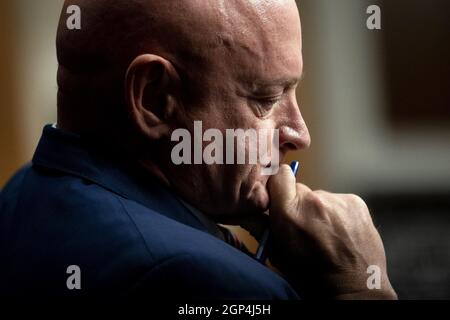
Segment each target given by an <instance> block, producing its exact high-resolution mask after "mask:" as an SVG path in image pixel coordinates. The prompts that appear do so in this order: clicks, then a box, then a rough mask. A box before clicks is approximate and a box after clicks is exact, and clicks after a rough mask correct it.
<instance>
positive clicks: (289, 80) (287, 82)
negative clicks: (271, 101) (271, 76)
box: [267, 72, 305, 87]
mask: <svg viewBox="0 0 450 320" xmlns="http://www.w3.org/2000/svg"><path fill="white" fill-rule="evenodd" d="M304 78H305V72H302V74H301V75H300V76H299V77H283V78H279V79H276V80H275V81H271V83H267V84H269V85H279V86H283V87H290V86H293V85H296V84H298V83H300V82H301V81H302V80H303V79H304Z"/></svg>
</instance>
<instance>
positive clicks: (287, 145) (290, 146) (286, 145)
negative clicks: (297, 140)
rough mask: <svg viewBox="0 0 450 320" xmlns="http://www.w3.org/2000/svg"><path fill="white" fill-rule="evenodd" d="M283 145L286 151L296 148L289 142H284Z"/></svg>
mask: <svg viewBox="0 0 450 320" xmlns="http://www.w3.org/2000/svg"><path fill="white" fill-rule="evenodd" d="M284 147H285V148H286V149H287V151H293V150H296V149H297V147H296V146H295V144H293V143H290V142H288V143H285V145H284Z"/></svg>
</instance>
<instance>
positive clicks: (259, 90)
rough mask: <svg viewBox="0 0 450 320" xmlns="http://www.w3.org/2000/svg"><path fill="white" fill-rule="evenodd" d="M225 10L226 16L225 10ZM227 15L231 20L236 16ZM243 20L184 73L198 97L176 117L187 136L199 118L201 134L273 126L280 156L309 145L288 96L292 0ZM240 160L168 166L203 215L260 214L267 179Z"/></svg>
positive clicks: (297, 31) (295, 44)
mask: <svg viewBox="0 0 450 320" xmlns="http://www.w3.org/2000/svg"><path fill="white" fill-rule="evenodd" d="M228 14H229V16H230V19H233V13H230V12H229V13H228ZM237 14H238V13H237V12H236V15H237ZM235 18H236V24H238V23H240V21H243V20H242V18H241V17H239V16H236V17H235ZM239 19H241V20H239ZM243 23H244V24H245V25H243V26H242V27H239V28H238V29H237V30H235V31H234V32H233V33H231V34H230V33H223V34H220V35H218V37H219V38H220V41H221V42H222V43H223V46H221V47H220V48H215V49H209V50H210V52H208V61H209V64H208V65H209V67H208V68H207V69H206V70H201V71H200V70H195V71H192V73H191V75H190V78H191V79H195V81H194V82H193V83H192V84H191V85H192V86H193V87H195V90H198V91H199V92H200V96H199V97H198V98H197V99H196V100H195V102H194V103H193V106H188V107H187V108H186V109H187V110H188V111H187V115H186V118H185V119H184V121H185V123H186V126H187V127H188V128H190V131H191V133H192V135H193V129H192V127H193V122H194V121H202V125H203V131H205V130H207V129H210V128H215V129H219V130H220V131H221V132H222V133H223V137H225V136H226V134H225V130H226V129H244V130H247V129H255V130H256V131H257V132H261V131H258V130H260V129H269V130H268V131H265V132H266V133H269V132H272V133H273V130H274V129H277V130H279V150H272V152H274V151H276V152H280V154H279V156H280V157H279V158H280V159H282V158H283V156H284V155H285V153H286V152H287V151H289V150H292V149H299V148H305V147H307V146H308V145H309V143H310V137H309V133H308V130H307V128H306V125H305V123H304V121H303V118H302V116H301V114H300V111H299V106H298V104H297V100H296V93H295V91H296V87H297V85H298V82H299V81H300V78H301V76H302V72H303V59H302V52H301V28H300V20H299V17H298V11H297V7H296V6H295V2H294V1H292V2H289V5H286V4H285V3H283V4H282V5H279V6H278V7H277V5H272V6H271V7H265V8H264V7H262V8H260V12H256V14H255V16H253V17H250V18H249V17H247V19H246V20H245V21H244V22H243ZM251 24H254V25H253V26H251V27H250V26H247V25H251ZM195 72H198V73H197V74H196V73H195ZM270 130H272V131H270ZM272 133H271V134H272ZM269 138H272V137H271V136H270V137H269ZM207 144H208V143H205V144H204V145H207ZM247 147H248V145H247ZM224 149H225V141H224ZM247 152H248V148H247ZM224 153H226V150H224ZM224 157H225V156H224ZM272 158H273V154H272ZM248 159H249V158H248V157H247V158H246V164H214V165H206V164H202V165H183V166H181V167H178V168H172V169H173V170H174V171H175V170H176V171H177V173H176V176H177V177H178V178H179V180H178V181H184V182H180V183H177V185H175V186H174V187H175V188H176V189H178V190H177V191H178V192H179V193H180V194H181V195H182V196H183V197H185V198H186V199H187V200H188V201H190V202H191V203H193V204H194V205H196V206H197V207H198V208H199V209H201V210H203V211H204V212H206V213H208V214H209V215H217V216H218V215H230V214H242V213H255V212H262V211H265V210H266V209H267V207H268V205H269V195H268V192H267V189H266V184H267V180H268V179H269V177H270V176H267V175H262V169H263V167H264V166H263V165H261V164H249V163H248ZM174 174H175V173H174Z"/></svg>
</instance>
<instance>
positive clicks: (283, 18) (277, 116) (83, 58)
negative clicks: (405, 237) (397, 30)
mask: <svg viewBox="0 0 450 320" xmlns="http://www.w3.org/2000/svg"><path fill="white" fill-rule="evenodd" d="M69 5H78V6H79V7H80V8H81V30H68V29H67V28H66V19H67V15H66V13H65V12H66V8H67V7H68V6H69ZM57 51H58V61H59V69H58V84H59V91H58V126H59V127H61V128H62V129H65V130H68V131H74V132H77V133H81V134H83V135H87V136H89V138H90V140H92V139H99V140H100V141H101V142H102V143H101V144H100V145H102V146H110V148H111V149H114V150H116V149H118V148H120V147H124V148H127V150H126V152H123V151H119V153H120V154H122V155H126V156H127V157H129V158H130V157H131V158H133V159H139V163H140V164H142V163H144V162H145V163H146V168H150V169H149V170H150V171H152V172H153V173H154V174H155V175H156V176H158V177H160V179H161V180H163V181H164V182H165V183H167V184H169V185H171V186H172V187H173V188H174V189H175V191H176V192H177V193H178V194H179V195H181V196H182V197H183V198H185V199H187V200H188V201H189V202H191V203H193V204H195V205H196V206H197V207H199V209H201V210H203V211H204V212H206V213H209V212H210V211H211V208H213V210H215V211H216V213H217V208H218V207H223V208H224V210H229V211H232V212H237V211H247V212H251V211H255V210H256V209H257V210H264V208H266V207H267V205H268V194H267V192H266V191H265V184H266V182H267V180H266V178H267V177H266V178H262V177H261V175H260V174H259V172H260V170H261V168H260V167H259V166H253V165H245V166H238V167H235V166H227V167H220V166H219V167H218V166H201V167H198V166H188V167H186V166H176V165H174V163H173V162H172V161H171V150H173V146H174V144H175V143H174V142H173V141H172V139H171V137H172V136H171V133H172V132H173V131H174V130H175V129H177V128H184V129H187V130H188V131H190V132H191V133H192V132H193V124H194V121H201V122H202V124H203V128H204V130H207V129H208V128H215V129H218V130H220V131H222V132H225V130H226V129H228V128H242V129H248V128H252V129H269V130H271V129H279V130H280V132H281V133H280V151H281V153H282V155H280V157H282V156H283V154H284V152H285V151H286V150H288V149H292V148H302V147H306V146H307V145H308V144H309V134H308V131H307V129H306V126H305V123H304V121H303V118H302V117H301V114H300V112H299V108H298V105H297V101H296V95H295V88H296V85H297V84H298V82H299V79H300V77H301V74H302V70H303V60H302V54H301V28H300V19H299V14H298V11H297V6H296V3H295V1H294V0H183V1H180V0H164V1H160V0H121V1H119V0H116V1H111V0H95V1H94V0H90V1H88V0H70V1H66V2H65V5H64V8H63V13H62V16H61V21H60V24H59V30H58V37H57ZM130 148H131V149H132V150H133V151H132V152H130ZM134 151H136V153H134ZM142 159H144V160H142ZM211 194H213V195H216V196H214V197H212V196H211ZM205 199H207V200H205ZM220 204H222V205H220ZM255 208H256V209H255Z"/></svg>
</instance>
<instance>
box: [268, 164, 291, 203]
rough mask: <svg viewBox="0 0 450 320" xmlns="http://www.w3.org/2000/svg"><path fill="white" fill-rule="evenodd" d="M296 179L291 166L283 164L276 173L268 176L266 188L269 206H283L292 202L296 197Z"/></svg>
mask: <svg viewBox="0 0 450 320" xmlns="http://www.w3.org/2000/svg"><path fill="white" fill-rule="evenodd" d="M295 184H296V179H295V176H294V173H293V172H292V170H291V168H290V167H289V166H288V165H287V164H283V165H282V166H281V167H280V170H278V173H277V174H276V175H274V176H272V177H270V179H269V181H268V190H269V195H270V208H271V209H272V208H284V207H286V206H287V205H289V204H290V203H292V202H294V200H295V197H296V186H295Z"/></svg>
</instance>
